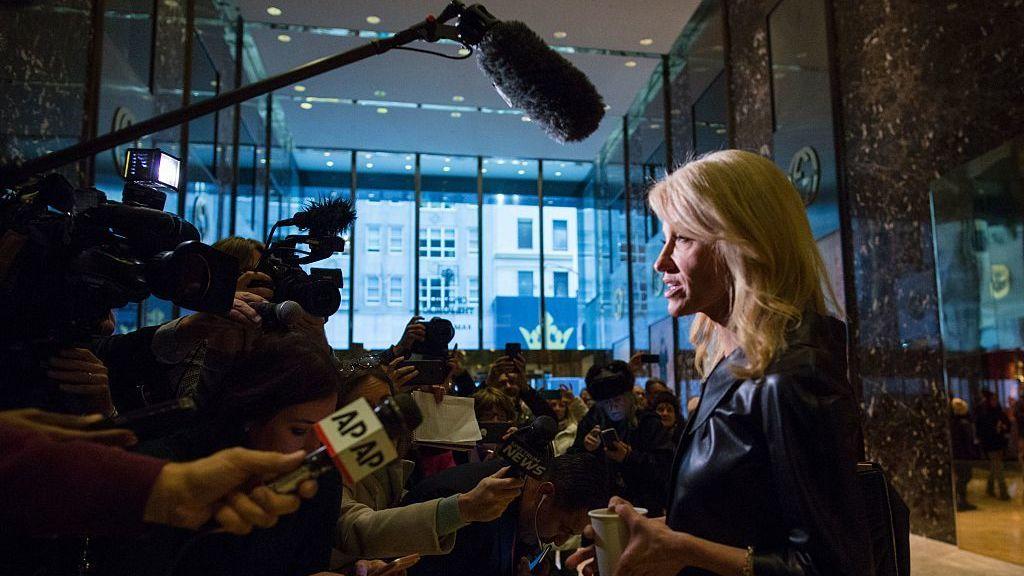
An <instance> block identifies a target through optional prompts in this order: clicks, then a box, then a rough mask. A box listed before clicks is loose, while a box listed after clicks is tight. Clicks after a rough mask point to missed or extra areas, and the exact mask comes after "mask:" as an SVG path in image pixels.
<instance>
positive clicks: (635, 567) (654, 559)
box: [608, 496, 690, 576]
mask: <svg viewBox="0 0 1024 576" xmlns="http://www.w3.org/2000/svg"><path fill="white" fill-rule="evenodd" d="M608 507H609V508H611V509H612V510H613V511H614V512H615V513H616V514H618V515H619V517H620V518H622V520H623V522H625V523H626V528H628V529H629V543H628V544H626V549H625V550H623V551H622V556H620V557H619V566H618V568H617V569H616V570H615V574H613V575H612V576H630V575H633V574H643V575H644V576H674V575H675V574H678V573H679V572H680V571H681V570H682V569H683V568H686V567H687V566H688V565H689V564H690V562H689V560H690V559H689V555H688V554H687V552H686V548H685V546H684V545H683V544H684V539H685V537H686V535H685V534H683V533H682V532H675V531H673V530H672V529H671V528H669V527H668V526H667V525H666V524H665V520H664V518H646V517H644V516H641V515H640V513H639V512H637V511H636V509H635V508H633V505H632V504H630V503H629V502H627V501H625V500H623V499H622V498H619V497H618V496H615V497H613V498H612V499H611V501H610V502H608Z"/></svg>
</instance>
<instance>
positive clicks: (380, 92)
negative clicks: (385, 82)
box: [373, 90, 388, 98]
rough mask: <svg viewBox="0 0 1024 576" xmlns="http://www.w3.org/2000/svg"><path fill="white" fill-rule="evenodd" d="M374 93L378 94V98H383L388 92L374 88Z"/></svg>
mask: <svg viewBox="0 0 1024 576" xmlns="http://www.w3.org/2000/svg"><path fill="white" fill-rule="evenodd" d="M373 95H374V96H376V97H377V98H383V97H385V96H387V95H388V93H387V92H385V91H383V90H374V91H373Z"/></svg>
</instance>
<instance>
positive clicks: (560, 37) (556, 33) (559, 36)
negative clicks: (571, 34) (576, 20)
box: [552, 30, 568, 40]
mask: <svg viewBox="0 0 1024 576" xmlns="http://www.w3.org/2000/svg"><path fill="white" fill-rule="evenodd" d="M552 36H554V37H555V38H558V39H559V40H561V39H562V38H565V37H566V36H568V34H566V33H565V32H562V31H561V30H559V31H557V32H555V33H554V34H552Z"/></svg>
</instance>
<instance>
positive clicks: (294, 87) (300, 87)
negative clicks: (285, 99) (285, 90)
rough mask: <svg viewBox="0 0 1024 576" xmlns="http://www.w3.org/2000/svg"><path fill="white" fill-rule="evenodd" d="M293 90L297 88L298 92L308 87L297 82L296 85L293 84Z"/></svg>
mask: <svg viewBox="0 0 1024 576" xmlns="http://www.w3.org/2000/svg"><path fill="white" fill-rule="evenodd" d="M292 90H295V91H296V92H305V91H306V87H305V86H303V85H302V84H296V85H295V86H292Z"/></svg>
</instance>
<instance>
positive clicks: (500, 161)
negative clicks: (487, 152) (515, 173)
mask: <svg viewBox="0 0 1024 576" xmlns="http://www.w3.org/2000/svg"><path fill="white" fill-rule="evenodd" d="M495 162H497V163H498V165H499V166H500V165H502V164H504V163H505V161H504V160H495Z"/></svg>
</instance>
